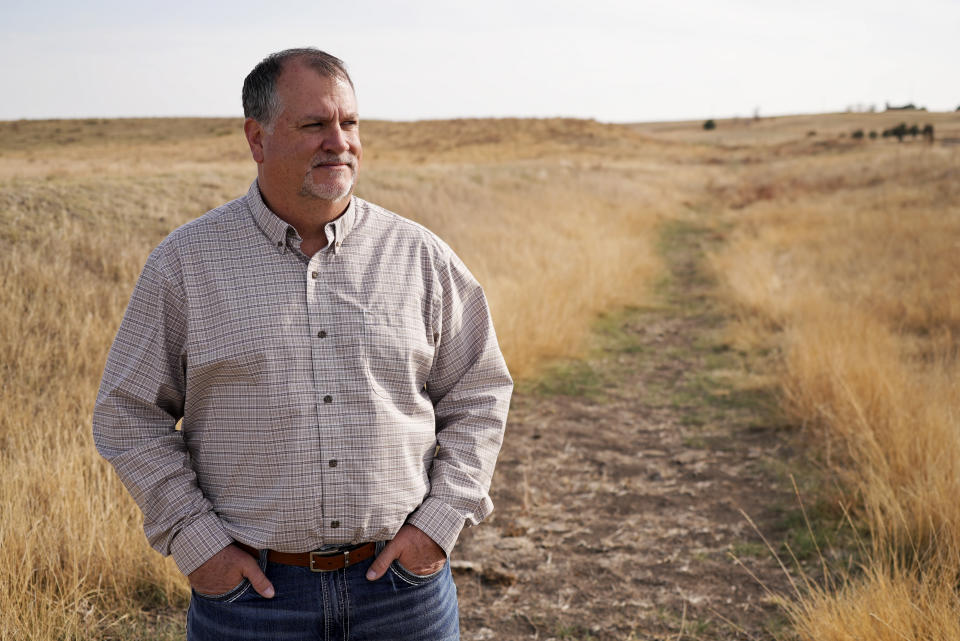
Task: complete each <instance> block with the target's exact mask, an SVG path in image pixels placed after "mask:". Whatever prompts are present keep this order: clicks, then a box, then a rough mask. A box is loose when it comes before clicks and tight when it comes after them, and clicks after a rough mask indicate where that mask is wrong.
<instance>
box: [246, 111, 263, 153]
mask: <svg viewBox="0 0 960 641" xmlns="http://www.w3.org/2000/svg"><path fill="white" fill-rule="evenodd" d="M243 133H244V135H246V137H247V144H248V145H250V153H251V154H252V155H253V159H254V161H256V162H257V163H258V164H259V163H262V162H263V135H264V130H263V125H261V124H260V123H259V122H257V121H256V120H254V119H253V118H247V119H246V120H244V121H243Z"/></svg>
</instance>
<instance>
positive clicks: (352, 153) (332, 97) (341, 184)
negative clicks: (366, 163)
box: [254, 60, 363, 202]
mask: <svg viewBox="0 0 960 641" xmlns="http://www.w3.org/2000/svg"><path fill="white" fill-rule="evenodd" d="M276 91H277V96H278V97H279V99H280V110H279V113H278V114H277V115H276V116H275V117H274V122H273V123H272V124H273V127H272V130H271V129H267V128H265V127H263V128H261V129H262V133H261V138H260V141H261V147H260V149H261V153H260V156H261V158H258V157H257V156H258V154H257V150H254V159H255V160H257V162H259V163H260V169H261V183H262V184H261V187H262V188H265V191H268V192H270V193H271V194H273V195H274V196H275V197H279V198H282V199H283V201H284V202H290V201H291V200H294V199H317V200H322V201H340V200H344V199H346V198H347V197H348V196H349V195H350V194H351V193H352V192H353V187H354V185H355V184H356V181H357V172H358V171H359V169H360V157H361V155H362V151H363V150H362V148H361V146H360V125H359V117H358V114H357V99H356V96H355V95H354V92H353V89H352V88H351V87H350V84H349V83H348V82H347V81H346V80H343V79H340V78H327V77H324V76H321V75H320V74H318V73H317V72H316V71H314V70H313V69H310V68H309V67H307V66H305V65H303V64H301V63H299V62H297V61H295V60H294V61H290V62H289V63H288V64H287V65H286V68H285V69H284V70H283V72H282V73H281V74H280V77H279V78H278V79H277V88H276Z"/></svg>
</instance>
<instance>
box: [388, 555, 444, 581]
mask: <svg viewBox="0 0 960 641" xmlns="http://www.w3.org/2000/svg"><path fill="white" fill-rule="evenodd" d="M446 569H447V564H446V563H444V564H443V567H442V568H440V569H439V570H437V571H436V572H433V573H431V574H417V573H416V572H411V571H410V570H408V569H407V568H405V567H403V566H402V565H400V561H397V560H394V561H393V563H391V564H390V570H391V571H392V572H393V573H394V575H396V577H397V578H398V579H400V580H401V581H404V582H405V583H409V584H410V585H423V584H425V583H429V582H430V581H432V580H433V579H435V578H437V577H438V576H440V575H441V574H443V571H444V570H446Z"/></svg>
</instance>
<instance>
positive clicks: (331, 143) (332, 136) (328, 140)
mask: <svg viewBox="0 0 960 641" xmlns="http://www.w3.org/2000/svg"><path fill="white" fill-rule="evenodd" d="M349 149H350V143H349V142H347V137H346V135H345V134H344V131H343V129H341V128H340V126H339V125H334V126H333V127H331V128H330V132H329V133H328V134H327V135H326V136H324V138H323V150H324V151H329V152H333V153H336V154H342V153H343V152H345V151H347V150H349Z"/></svg>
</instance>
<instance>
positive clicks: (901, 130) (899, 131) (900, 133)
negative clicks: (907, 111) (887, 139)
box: [890, 122, 909, 142]
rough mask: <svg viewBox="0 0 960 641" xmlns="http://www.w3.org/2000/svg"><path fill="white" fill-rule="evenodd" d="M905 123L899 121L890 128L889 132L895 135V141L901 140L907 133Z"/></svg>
mask: <svg viewBox="0 0 960 641" xmlns="http://www.w3.org/2000/svg"><path fill="white" fill-rule="evenodd" d="M908 131H909V130H908V129H907V123H905V122H901V123H900V124H899V125H897V126H896V127H894V128H893V129H891V130H890V134H891V135H893V136H896V137H897V142H903V137H904V136H906V135H907V132H908Z"/></svg>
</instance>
